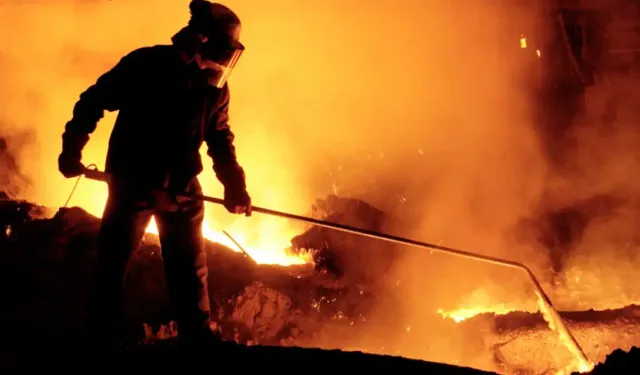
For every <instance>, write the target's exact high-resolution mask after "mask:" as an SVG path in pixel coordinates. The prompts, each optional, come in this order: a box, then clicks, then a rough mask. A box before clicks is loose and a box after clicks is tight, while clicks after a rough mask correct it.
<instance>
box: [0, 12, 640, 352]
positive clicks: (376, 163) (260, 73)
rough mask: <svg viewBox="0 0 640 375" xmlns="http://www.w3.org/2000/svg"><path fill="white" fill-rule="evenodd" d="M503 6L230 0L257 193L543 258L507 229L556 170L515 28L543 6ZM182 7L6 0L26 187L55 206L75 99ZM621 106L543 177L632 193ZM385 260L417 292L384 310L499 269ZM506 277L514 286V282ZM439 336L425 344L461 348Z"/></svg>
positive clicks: (541, 264)
mask: <svg viewBox="0 0 640 375" xmlns="http://www.w3.org/2000/svg"><path fill="white" fill-rule="evenodd" d="M500 3H501V5H500V6H498V5H495V2H481V1H463V0H455V1H435V0H434V1H408V0H407V1H370V0H367V1H365V0H352V1H340V0H325V1H314V2H303V1H290V0H272V1H269V2H256V1H253V0H237V1H228V2H226V4H227V5H229V6H230V7H231V8H233V9H234V10H236V11H237V12H238V14H239V15H240V16H241V18H242V19H243V21H244V29H243V33H244V34H243V41H244V43H245V44H246V45H247V51H246V53H245V54H244V55H243V57H242V60H241V61H240V63H239V65H238V67H237V69H236V70H235V71H234V73H233V75H232V76H231V79H230V81H231V82H230V85H231V91H232V104H231V125H232V128H233V129H234V131H235V132H236V135H237V143H236V145H237V148H238V151H239V158H240V161H241V163H242V164H243V165H244V166H245V168H246V170H247V174H248V178H249V181H248V183H249V188H250V190H251V194H252V195H253V197H254V200H255V202H256V204H259V205H265V206H270V207H274V208H278V209H281V210H285V211H294V212H299V213H304V212H305V211H306V210H307V209H308V207H309V205H310V203H311V202H312V201H313V199H315V198H317V197H320V196H324V195H326V194H327V193H331V192H337V193H338V194H339V195H344V196H352V197H356V198H363V199H366V200H367V201H369V202H370V203H372V204H373V205H376V206H378V207H380V208H382V209H384V210H386V211H387V212H390V214H391V215H392V216H393V217H395V218H397V219H398V220H400V219H401V220H402V222H403V223H405V224H406V225H403V226H402V227H397V228H389V230H393V231H396V232H397V233H398V234H402V235H407V236H411V237H414V238H418V239H424V240H427V241H430V242H441V243H444V244H445V245H450V246H454V247H461V248H466V249H469V250H470V251H476V252H480V253H485V254H492V255H496V256H503V257H508V258H513V259H519V260H522V261H525V262H526V263H527V264H529V265H531V266H532V267H534V268H536V270H542V269H546V268H548V262H549V260H548V257H547V256H546V254H545V253H544V251H542V252H541V251H540V249H535V248H533V247H532V246H531V245H530V244H517V243H514V241H512V239H510V238H509V236H507V232H508V231H509V230H510V228H512V226H513V225H514V223H515V222H516V221H517V220H518V218H520V217H523V216H527V215H529V214H530V213H531V212H532V210H533V209H534V208H535V207H536V205H537V203H538V201H539V199H540V197H541V195H542V192H543V191H544V189H545V187H546V186H547V184H548V181H549V180H551V181H552V182H555V181H558V179H553V178H550V177H549V176H552V177H553V174H552V173H551V171H549V170H548V168H547V166H546V164H545V161H544V155H543V154H542V153H541V151H540V147H539V142H538V137H537V136H536V133H535V131H534V127H533V120H532V115H531V114H532V111H533V110H532V106H531V98H530V97H529V90H528V86H527V84H526V82H527V80H528V79H529V78H528V77H527V74H529V73H528V72H527V69H526V68H527V67H526V66H524V65H522V64H521V63H520V60H519V58H518V57H517V55H518V52H519V51H518V48H519V45H518V43H519V42H518V40H519V37H520V34H521V33H523V32H526V31H524V30H523V28H525V29H526V28H528V27H529V26H530V25H529V24H528V23H529V22H531V20H532V19H533V18H535V16H536V12H537V10H536V9H530V8H524V7H516V6H508V5H505V4H504V2H500ZM187 19H188V7H187V2H186V1H177V0H176V1H168V0H167V1H163V2H158V1H151V0H138V1H125V0H117V1H116V0H114V1H98V0H96V1H71V0H69V1H58V2H56V4H52V3H49V2H44V1H43V2H38V1H31V2H24V1H17V0H15V1H12V0H9V1H7V0H5V1H3V2H2V4H0V38H1V39H0V44H2V45H3V46H4V47H3V48H4V52H3V54H2V55H0V57H1V59H0V77H1V79H2V81H3V85H2V86H1V87H0V97H1V98H2V100H1V101H0V135H3V136H5V137H7V138H8V139H9V140H11V139H12V137H13V136H14V135H16V134H20V133H21V132H23V133H24V132H31V133H30V134H31V137H30V142H28V143H25V144H22V147H20V148H19V149H17V150H14V152H13V155H14V157H15V158H17V160H18V165H19V166H20V170H21V171H22V173H24V174H25V175H26V177H27V178H28V179H29V180H30V181H32V185H31V186H30V188H29V189H28V190H26V191H24V193H23V198H25V199H29V200H31V201H36V202H38V203H41V204H44V205H49V206H56V205H58V206H59V205H60V204H62V203H63V202H64V200H65V199H66V194H67V193H68V191H69V190H70V188H71V184H72V183H73V182H72V181H66V180H64V179H63V178H62V177H61V176H60V175H59V173H58V172H57V165H56V164H55V160H56V157H57V155H58V153H59V151H60V135H61V133H62V130H63V126H64V124H65V122H66V121H67V120H68V119H69V117H70V114H71V110H72V107H73V104H74V102H75V101H76V100H77V97H78V95H79V94H80V93H81V92H82V91H83V90H84V89H86V87H88V86H89V85H90V84H92V83H93V82H94V81H95V79H96V78H97V77H98V76H99V75H100V74H102V73H103V72H104V71H105V70H107V69H109V68H110V67H111V66H113V65H114V64H115V63H116V62H117V61H118V59H119V58H120V57H121V56H122V55H124V54H125V53H127V52H129V51H131V50H133V49H135V48H138V47H140V46H143V45H152V44H162V43H168V41H169V38H170V37H171V36H172V35H173V33H174V32H176V31H177V30H178V29H179V28H180V27H182V26H183V25H184V24H185V23H186V21H187ZM629 85H630V83H627V86H626V87H629V88H630V87H631V86H629ZM616 87H618V86H616ZM593 90H594V92H595V91H598V90H600V93H601V94H600V96H603V95H604V94H602V90H601V89H600V88H598V87H596V88H595V89H593ZM630 90H631V89H630ZM625 97H627V98H629V96H628V95H625ZM594 100H596V99H594ZM633 103H634V102H633V101H632V100H630V99H629V103H619V105H620V106H621V107H623V108H626V109H631V108H635V107H636V106H634V105H633ZM626 104H629V105H626ZM626 116H627V117H625V118H623V119H620V120H619V121H618V122H622V123H625V124H629V125H628V126H625V127H622V128H621V129H622V130H620V131H614V132H611V133H608V135H607V136H606V137H605V138H602V133H597V135H596V134H595V133H594V132H598V131H597V130H593V129H595V128H594V127H586V128H580V130H579V131H578V132H577V133H576V134H575V137H576V139H579V141H580V142H579V143H578V144H579V145H580V146H581V147H580V151H577V152H575V155H574V160H575V166H576V167H575V168H576V169H575V170H579V171H580V172H581V173H579V174H578V175H577V176H573V177H570V178H567V177H566V176H565V177H564V178H562V179H560V181H561V182H562V183H563V184H564V185H563V186H564V188H554V189H552V190H551V191H552V192H553V194H556V199H555V201H557V202H558V203H557V205H558V207H560V206H562V205H565V204H571V203H573V202H574V201H575V200H576V199H577V198H578V197H584V198H587V197H588V196H591V195H593V194H595V193H607V194H625V195H626V196H636V193H635V191H636V186H635V183H633V179H632V178H631V177H630V176H633V172H630V171H635V170H637V168H636V167H637V166H638V165H637V157H638V152H637V151H634V152H630V150H637V149H638V148H637V147H635V146H636V145H637V137H638V134H637V130H635V129H634V128H633V127H632V126H631V125H630V124H631V123H633V122H634V121H635V119H637V114H635V113H629V114H626ZM597 118H598V116H596V115H594V114H588V115H587V118H585V119H584V120H583V121H584V123H585V124H588V123H589V121H591V122H593V121H597V120H596V119H597ZM113 119H114V116H113V114H111V115H107V117H106V118H105V120H103V121H102V122H101V124H100V125H99V126H98V130H97V131H96V133H94V134H93V135H92V139H91V141H90V143H89V145H88V146H87V149H86V151H85V155H84V156H85V157H84V159H85V161H86V162H96V163H97V164H98V165H99V166H100V167H101V166H102V163H103V159H104V155H105V153H106V148H107V141H108V136H109V132H110V130H111V126H112V123H113ZM10 145H11V144H10ZM205 161H206V159H205ZM596 161H597V163H596ZM594 163H595V164H597V165H598V166H599V168H598V169H595V168H593V166H594ZM202 179H203V181H204V183H203V186H204V187H205V190H206V192H208V193H211V194H213V195H216V194H219V193H220V192H221V187H220V186H219V185H218V184H217V183H216V182H215V180H214V178H213V174H212V173H211V171H210V170H209V169H207V170H206V171H205V173H203V176H202ZM556 185H558V184H556ZM556 185H554V186H556ZM560 185H562V184H560ZM52 187H55V188H52ZM77 195H78V198H77V199H76V201H75V202H74V203H75V204H78V205H81V206H83V207H87V208H88V209H89V210H90V211H91V212H92V213H95V214H100V211H101V208H102V204H103V203H104V202H103V201H101V199H104V197H105V196H106V193H105V188H104V186H101V185H100V184H97V183H91V182H86V183H83V184H82V185H81V187H80V189H79V191H78V193H77ZM96 197H97V198H96ZM96 201H98V203H95V202H96ZM555 201H554V202H555ZM218 216H219V215H218ZM218 216H217V217H216V219H217V220H218V221H219V222H225V220H228V219H226V216H224V215H222V216H220V217H218ZM620 220H621V219H620ZM611 223H612V222H611V221H610V220H607V221H605V222H604V223H602V226H604V227H605V228H604V229H603V228H600V229H593V230H591V231H588V232H587V234H586V237H585V238H586V239H585V240H584V241H588V239H592V238H593V237H594V236H595V237H599V240H602V241H604V239H602V238H600V237H601V236H597V235H596V234H600V233H606V232H607V230H608V229H610V225H612V224H611ZM616 223H618V224H620V223H626V222H620V221H618V222H616ZM594 225H595V224H594ZM616 226H617V224H616ZM623 226H624V227H628V225H626V224H625V225H623ZM593 228H596V227H593ZM589 236H591V237H589ZM590 251H591V250H585V252H584V253H585V254H586V253H589V254H590V253H591V252H590ZM589 259H592V258H589ZM572 262H577V264H583V261H581V260H580V258H576V260H575V261H573V260H570V261H569V263H570V264H573V263H572ZM581 262H582V263H581ZM396 269H397V275H396V274H393V275H384V276H385V277H389V278H394V277H398V278H400V276H401V275H404V278H403V282H404V283H408V284H411V285H412V287H410V288H406V289H402V290H403V292H402V293H405V295H403V298H404V300H405V302H404V303H402V304H400V305H395V306H393V307H390V306H381V309H380V310H381V312H382V314H384V313H385V311H386V312H387V313H388V312H389V311H390V309H395V310H394V311H396V312H397V314H399V315H402V316H403V318H406V319H409V320H410V319H428V318H425V316H427V315H428V314H429V313H433V311H435V308H437V307H438V305H439V304H447V303H449V304H454V303H461V302H464V301H452V296H457V295H460V296H462V295H463V294H461V293H462V292H463V291H469V290H470V289H469V288H471V286H473V285H474V284H476V285H477V283H478V281H477V280H478V279H479V278H481V277H486V276H487V275H489V274H494V275H495V274H496V272H498V271H496V270H495V268H491V269H488V268H487V269H482V267H481V266H477V265H474V264H472V263H469V262H454V261H452V260H451V259H450V258H446V257H435V256H434V257H430V256H429V255H428V254H417V255H416V254H415V253H409V252H408V255H407V257H406V259H402V260H401V261H400V262H399V264H398V265H397V267H396ZM406 275H410V276H409V277H407V276H406ZM381 277H382V276H381ZM505 277H507V279H508V280H511V279H514V278H515V277H516V276H514V275H512V274H509V276H505ZM523 282H524V281H523ZM513 288H514V289H513V290H510V292H513V291H514V290H517V291H518V292H519V293H520V292H521V293H524V292H522V290H523V289H522V288H523V286H522V285H520V282H519V281H518V282H515V283H514V286H513ZM399 290H400V289H399ZM496 293H497V295H500V291H499V290H498V291H497V292H496ZM504 295H505V296H507V295H509V294H507V293H506V292H504ZM455 298H457V297H453V299H455ZM382 305H384V303H383V304H382ZM430 319H433V317H431V318H430ZM431 323H432V324H431ZM431 323H429V322H428V323H425V324H423V326H428V327H430V331H423V332H418V333H416V336H414V337H420V339H415V340H417V341H415V342H410V341H411V340H408V339H407V338H406V337H402V338H401V340H404V341H405V342H406V343H407V345H410V344H411V345H417V346H422V345H423V344H424V343H425V341H424V340H426V339H425V338H424V336H425V335H427V334H428V335H436V334H437V328H436V325H437V322H436V321H432V322H431ZM382 334H388V332H386V333H382ZM399 340H400V339H399ZM420 340H422V341H420ZM461 340H462V339H461ZM461 342H462V341H460V342H457V344H460V343H461ZM451 345H454V343H453V342H452V343H451ZM441 349H442V350H441V351H440V353H435V352H434V353H431V354H430V355H433V356H436V357H437V356H441V357H442V356H445V357H446V356H455V355H457V353H454V352H452V351H451V350H452V349H451V348H450V347H443V348H441ZM447 353H448V354H447ZM452 353H453V354H452ZM410 354H411V353H410ZM413 354H415V353H413ZM440 359H441V360H443V358H440ZM446 359H447V358H444V360H446Z"/></svg>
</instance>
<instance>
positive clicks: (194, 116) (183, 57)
mask: <svg viewBox="0 0 640 375" xmlns="http://www.w3.org/2000/svg"><path fill="white" fill-rule="evenodd" d="M189 8H190V11H191V18H190V20H189V23H188V25H187V26H186V27H184V28H183V29H181V30H180V31H179V32H178V33H177V34H175V35H174V36H173V38H172V43H171V44H167V45H156V46H151V47H144V48H140V49H137V50H134V51H133V52H131V53H129V54H128V55H126V56H125V57H124V58H122V59H121V60H120V61H119V62H118V64H117V65H115V67H113V68H112V69H111V70H110V71H108V72H107V73H105V74H104V75H102V76H101V77H100V78H99V79H98V80H97V82H96V83H95V84H94V85H93V86H91V87H89V88H88V89H87V90H86V91H85V92H84V93H82V94H81V95H80V98H79V100H78V102H77V103H76V104H75V107H74V110H73V116H72V118H71V120H70V121H69V122H68V123H67V124H66V127H65V130H64V133H63V135H62V152H61V154H60V156H59V158H58V168H59V170H60V172H61V173H62V174H63V175H64V176H65V177H66V178H73V177H76V176H79V175H81V174H83V172H84V171H85V167H84V165H83V164H82V150H83V149H84V147H85V145H86V144H87V142H88V140H89V136H90V134H91V133H92V132H93V131H94V130H95V129H96V126H97V123H98V121H99V120H100V119H101V118H102V117H103V115H104V111H105V110H107V111H119V113H118V117H117V119H116V122H115V125H114V127H113V131H112V133H111V138H110V141H109V149H108V152H107V158H106V165H105V172H107V174H108V175H109V176H110V181H109V197H108V200H107V203H106V206H105V209H104V213H103V216H102V222H101V225H100V234H99V245H98V256H97V271H96V276H95V282H94V284H93V290H92V293H91V294H90V296H89V304H88V311H87V323H88V331H87V332H88V333H89V335H90V336H89V337H90V338H91V339H92V340H95V343H96V344H97V345H101V344H106V345H109V347H110V348H115V346H116V345H117V343H118V334H117V333H114V332H117V330H116V327H117V322H118V320H119V319H118V317H119V314H120V313H121V309H122V302H123V294H124V291H123V287H122V282H123V278H124V274H125V268H126V265H127V262H128V260H129V259H130V256H131V254H132V252H133V251H135V250H136V248H137V247H138V246H139V244H140V241H141V239H142V236H143V235H144V232H145V229H146V228H147V226H148V225H149V223H150V220H151V218H152V217H155V220H156V224H157V228H158V233H159V237H160V245H161V249H162V257H163V260H164V267H165V274H166V281H167V287H168V291H169V296H170V298H171V303H172V309H173V313H174V316H175V321H176V323H177V325H178V332H179V341H180V342H181V343H182V344H185V345H187V346H188V347H192V346H193V345H195V346H196V347H197V346H199V345H200V344H202V343H207V342H210V341H209V340H212V339H214V340H215V337H216V336H215V335H214V334H213V332H212V331H211V329H210V320H209V319H210V305H209V296H208V288H207V265H206V253H205V250H204V238H203V234H202V224H203V216H204V207H203V203H202V202H201V201H196V200H191V201H187V202H186V203H185V202H181V203H180V204H178V203H177V202H176V201H175V200H174V199H172V198H171V197H172V196H173V195H172V194H162V193H158V192H159V191H165V192H166V191H170V192H187V193H194V194H199V193H201V186H200V184H199V182H198V179H197V177H196V176H197V175H198V174H199V173H200V172H201V171H202V169H203V166H202V161H201V159H200V153H199V150H200V147H201V145H202V144H203V142H204V143H206V144H207V147H208V152H207V153H208V155H209V156H210V157H211V158H212V160H213V169H214V172H215V174H216V176H217V178H218V180H219V181H220V182H221V183H222V185H223V186H224V202H225V208H226V209H227V210H228V211H229V212H231V213H234V214H244V215H246V216H249V215H250V214H251V198H250V196H249V194H248V193H247V189H246V184H245V174H244V171H243V168H242V167H241V166H240V164H239V163H238V160H237V158H236V153H235V147H234V143H233V142H234V134H233V133H232V131H231V130H230V128H229V124H228V120H229V88H228V84H227V79H228V77H229V74H230V73H231V71H232V70H233V68H234V66H235V65H236V63H237V61H238V58H239V57H240V55H241V54H242V52H243V51H244V46H243V45H242V44H241V43H240V41H239V33H240V27H241V23H240V19H239V18H238V16H237V15H236V14H235V13H234V12H233V11H232V10H230V9H229V8H227V7H226V6H224V5H221V4H217V3H211V2H208V1H203V0H193V1H192V2H191V3H190V5H189Z"/></svg>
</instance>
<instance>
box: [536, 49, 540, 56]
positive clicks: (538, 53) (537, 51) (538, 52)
mask: <svg viewBox="0 0 640 375" xmlns="http://www.w3.org/2000/svg"><path fill="white" fill-rule="evenodd" d="M536 55H538V57H540V50H539V49H537V50H536Z"/></svg>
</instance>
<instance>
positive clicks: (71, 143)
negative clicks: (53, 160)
mask: <svg viewBox="0 0 640 375" xmlns="http://www.w3.org/2000/svg"><path fill="white" fill-rule="evenodd" d="M88 141H89V136H88V135H87V134H82V133H72V132H68V131H65V132H64V134H62V153H60V156H59V157H58V170H59V171H60V173H62V175H63V176H65V177H66V178H73V177H78V176H80V175H81V174H83V173H84V171H85V166H84V165H83V164H82V150H83V149H84V146H85V145H86V144H87V142H88Z"/></svg>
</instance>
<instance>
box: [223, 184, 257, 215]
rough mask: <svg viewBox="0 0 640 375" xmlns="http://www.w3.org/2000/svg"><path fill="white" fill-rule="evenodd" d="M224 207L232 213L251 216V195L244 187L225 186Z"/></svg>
mask: <svg viewBox="0 0 640 375" xmlns="http://www.w3.org/2000/svg"><path fill="white" fill-rule="evenodd" d="M224 207H225V208H226V209H227V211H229V212H230V213H232V214H238V215H240V214H244V215H245V216H251V197H250V196H249V193H247V190H246V189H245V188H229V187H225V189H224Z"/></svg>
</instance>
